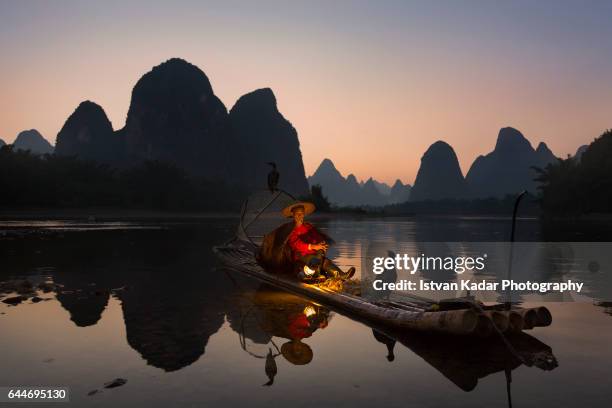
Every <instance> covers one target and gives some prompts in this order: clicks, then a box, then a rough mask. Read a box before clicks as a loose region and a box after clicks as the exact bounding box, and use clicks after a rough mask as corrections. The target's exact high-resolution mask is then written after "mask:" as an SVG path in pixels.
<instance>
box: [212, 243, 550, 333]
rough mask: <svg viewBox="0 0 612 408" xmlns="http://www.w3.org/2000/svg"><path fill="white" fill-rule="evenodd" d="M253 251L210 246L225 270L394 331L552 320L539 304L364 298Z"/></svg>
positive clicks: (481, 329) (476, 328) (515, 327)
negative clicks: (263, 261)
mask: <svg viewBox="0 0 612 408" xmlns="http://www.w3.org/2000/svg"><path fill="white" fill-rule="evenodd" d="M255 251H256V247H254V246H253V245H251V244H250V243H240V241H234V242H233V243H232V244H230V245H226V246H218V247H215V248H214V252H215V253H216V254H217V255H218V256H219V257H220V258H221V260H222V261H223V263H224V266H225V267H227V268H228V269H230V270H234V271H236V272H239V273H242V274H244V275H247V276H250V277H252V278H255V279H257V280H259V281H262V282H265V283H268V284H271V285H273V286H275V287H277V288H279V289H283V290H286V291H288V292H291V293H294V294H296V295H299V296H304V297H306V298H309V299H311V300H312V301H314V302H316V303H319V304H321V305H324V306H327V307H329V308H332V309H334V310H336V311H338V312H340V313H342V314H345V315H348V316H349V317H351V318H353V319H355V320H358V321H362V322H363V323H366V324H370V325H371V324H375V325H376V326H383V327H389V328H392V329H395V330H415V331H423V332H432V333H444V334H453V335H462V336H466V335H473V336H479V337H487V336H490V335H492V334H493V333H518V332H520V331H522V330H529V329H532V328H534V327H542V326H548V325H550V324H551V322H552V316H551V314H550V312H549V311H548V309H546V308H545V307H538V308H526V309H523V308H514V309H511V310H505V305H502V304H497V305H493V306H480V305H478V304H477V303H476V302H474V301H473V300H471V299H469V298H465V299H462V300H459V301H457V300H454V301H448V302H440V303H436V304H433V303H431V302H426V301H423V300H415V301H414V302H413V301H389V300H381V301H368V300H366V299H364V298H362V297H360V296H356V295H353V294H350V293H346V292H338V291H334V290H332V289H329V288H327V287H324V286H321V285H312V284H306V283H303V282H300V281H297V280H294V279H291V278H290V277H288V276H286V275H281V274H272V273H269V272H267V271H266V270H264V268H262V267H261V266H260V265H259V264H258V263H257V261H256V260H255Z"/></svg>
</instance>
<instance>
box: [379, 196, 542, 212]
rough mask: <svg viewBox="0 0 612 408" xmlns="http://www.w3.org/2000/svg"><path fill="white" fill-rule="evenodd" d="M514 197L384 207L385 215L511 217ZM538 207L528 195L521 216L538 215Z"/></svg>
mask: <svg viewBox="0 0 612 408" xmlns="http://www.w3.org/2000/svg"><path fill="white" fill-rule="evenodd" d="M517 194H518V193H517ZM515 199H516V195H511V194H509V195H506V196H505V197H504V198H494V197H491V198H478V199H443V200H425V201H408V202H405V203H400V204H393V205H388V206H386V207H384V209H383V213H384V214H385V215H390V216H393V215H398V216H399V215H408V214H429V215H441V214H443V215H470V214H473V215H475V214H491V215H512V207H513V205H514V200H515ZM539 213H540V207H539V205H538V202H537V200H536V197H534V196H533V195H531V194H529V195H527V197H525V198H524V199H523V201H522V202H521V215H538V214H539Z"/></svg>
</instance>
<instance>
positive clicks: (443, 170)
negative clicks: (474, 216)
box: [308, 127, 586, 205]
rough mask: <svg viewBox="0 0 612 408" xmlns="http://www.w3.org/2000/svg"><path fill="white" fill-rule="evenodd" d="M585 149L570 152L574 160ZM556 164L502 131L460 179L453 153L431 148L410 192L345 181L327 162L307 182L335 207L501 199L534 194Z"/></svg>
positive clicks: (545, 152) (514, 133) (542, 149)
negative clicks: (542, 172) (541, 172)
mask: <svg viewBox="0 0 612 408" xmlns="http://www.w3.org/2000/svg"><path fill="white" fill-rule="evenodd" d="M585 148H586V146H582V147H581V148H579V149H578V151H577V152H576V157H577V158H580V155H581V154H582V152H584V150H585ZM555 160H557V158H556V157H555V155H554V154H553V153H552V152H551V151H550V149H549V148H548V146H546V144H545V143H540V144H539V145H538V147H537V148H536V149H534V148H533V147H532V146H531V143H529V141H528V140H527V139H526V138H525V137H524V136H523V135H522V134H521V132H519V131H518V130H516V129H514V128H511V127H506V128H503V129H501V130H500V131H499V134H498V136H497V142H496V144H495V148H494V149H493V151H492V152H490V153H488V154H486V155H482V156H478V158H477V159H476V160H475V161H474V163H473V164H472V166H471V167H470V170H469V171H468V173H467V175H466V176H465V177H464V176H463V174H462V172H461V168H460V167H459V161H458V159H457V155H456V154H455V151H454V150H453V148H452V147H451V146H450V145H449V144H448V143H446V142H443V141H437V142H435V143H434V144H432V145H431V146H430V147H429V148H428V149H427V151H426V152H425V153H424V154H423V157H422V158H421V165H420V167H419V170H418V173H417V176H416V179H415V182H414V186H413V187H412V188H411V187H410V185H404V184H402V182H401V181H399V180H398V181H396V183H395V184H394V185H393V187H389V186H388V185H387V184H384V183H380V182H377V181H376V180H373V179H372V178H370V179H369V180H368V181H367V182H365V183H364V182H357V180H356V178H355V176H353V175H352V174H350V175H349V176H348V177H346V179H345V178H344V177H343V176H342V175H341V174H340V172H339V171H338V170H337V169H336V168H335V166H334V164H333V163H332V161H331V160H329V159H325V160H323V162H322V163H321V165H320V166H319V168H318V169H317V170H316V171H315V173H314V174H313V175H312V176H310V177H309V178H308V183H309V184H310V185H311V186H312V185H314V184H320V185H321V186H322V187H323V193H324V194H325V195H327V196H328V198H329V199H330V201H331V202H332V203H334V204H336V205H385V204H391V203H398V202H404V201H408V200H410V201H425V200H440V199H472V198H489V197H495V198H503V197H504V196H505V195H507V194H516V193H518V192H520V191H522V190H527V191H530V192H532V193H535V192H536V187H537V186H536V182H535V181H534V180H533V179H534V178H535V177H536V172H535V170H533V167H534V166H535V167H540V168H544V167H546V165H548V164H549V163H552V162H554V161H555Z"/></svg>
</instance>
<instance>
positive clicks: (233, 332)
mask: <svg viewBox="0 0 612 408" xmlns="http://www.w3.org/2000/svg"><path fill="white" fill-rule="evenodd" d="M235 224H236V219H234V218H231V217H229V218H223V217H210V218H200V219H197V220H192V221H173V222H96V221H90V222H76V221H57V220H55V221H51V220H50V221H27V220H26V221H11V222H0V281H2V282H4V284H3V285H4V288H5V292H9V293H4V294H0V297H3V298H4V299H8V298H11V297H14V296H16V294H15V293H10V290H22V291H23V292H24V293H25V292H28V291H29V292H31V290H29V289H28V288H29V285H32V287H33V288H34V290H36V288H37V286H39V285H40V284H42V286H41V288H42V289H45V290H36V295H37V297H38V298H39V299H40V301H36V300H39V299H34V301H33V299H32V293H30V294H28V295H27V296H26V297H27V300H24V301H22V302H21V303H18V304H16V305H9V304H6V303H0V364H1V370H0V386H17V385H20V386H25V385H29V386H67V387H69V388H70V400H71V402H72V405H76V406H134V405H136V404H141V405H146V406H152V407H168V406H238V405H249V406H266V407H269V406H270V405H278V406H280V405H284V404H291V406H320V407H325V406H333V407H341V406H347V407H358V406H364V407H366V406H368V407H369V406H397V407H400V406H401V407H411V406H414V407H439V406H445V407H474V406H486V407H498V406H499V407H505V406H508V403H509V398H511V399H512V402H513V404H514V406H521V407H543V406H555V407H572V406H577V405H582V406H588V407H604V406H605V407H607V406H609V396H610V378H612V364H611V363H612V348H611V347H610V344H612V316H611V315H610V314H611V313H612V311H611V310H610V309H609V308H608V309H606V308H605V307H600V306H595V305H594V304H593V303H592V302H566V303H547V304H546V306H547V307H548V308H549V309H550V310H551V313H552V315H553V324H552V325H551V326H549V327H544V328H535V329H533V330H530V331H528V332H525V333H526V334H525V335H522V336H518V337H517V338H516V339H514V340H513V342H514V344H515V347H516V349H517V351H518V352H520V353H526V354H525V355H530V356H536V357H538V356H545V360H546V361H542V358H539V360H538V358H536V359H535V361H536V363H535V364H532V365H531V366H527V365H523V364H521V363H520V362H519V361H518V360H516V358H515V357H513V355H512V354H510V353H508V352H507V349H506V348H505V347H504V346H503V345H501V344H499V342H495V341H481V340H468V341H466V340H463V339H456V338H451V337H446V338H439V337H428V336H423V335H419V334H410V333H408V334H403V335H398V336H397V337H393V338H391V337H389V333H387V336H386V335H385V334H383V333H380V332H376V331H373V329H372V328H370V327H368V326H366V325H363V324H361V323H358V322H355V321H353V320H351V319H350V318H347V317H345V316H343V315H341V314H338V313H336V312H334V311H330V310H328V309H326V308H325V307H323V306H320V305H317V304H314V303H312V302H309V301H308V300H306V299H302V298H299V297H296V296H293V295H289V294H286V293H282V292H278V291H277V290H275V289H273V288H270V287H266V286H263V285H260V284H259V283H258V282H255V281H253V280H250V279H247V278H244V277H242V276H238V275H236V273H232V272H229V271H227V270H226V269H225V268H224V267H223V266H222V265H221V264H220V263H219V261H218V260H217V259H216V257H215V255H214V254H213V252H212V247H213V246H214V245H217V244H220V243H222V242H224V241H225V240H227V239H228V238H229V237H231V236H232V235H233V231H234V228H235ZM318 224H319V225H320V226H321V228H322V229H324V230H325V231H326V232H327V233H328V234H330V235H331V236H332V237H334V238H335V239H336V244H335V246H334V248H333V251H332V252H331V253H330V256H332V257H333V258H335V259H336V261H337V262H338V263H339V264H340V265H341V266H343V267H347V266H350V265H354V266H357V267H358V269H359V267H360V265H361V262H360V257H361V256H362V248H364V245H367V244H368V243H369V242H374V241H384V242H392V243H394V244H396V245H397V246H398V247H401V246H402V245H408V244H410V243H411V242H412V243H413V242H420V241H424V242H431V241H503V240H507V237H508V236H509V225H510V223H509V220H508V219H505V218H478V217H475V218H443V219H442V218H441V219H436V218H403V219H402V218H400V219H382V218H381V219H368V218H363V219H350V218H340V219H335V220H334V219H327V220H320V221H319V222H318ZM581 234H586V236H585V235H581ZM608 234H609V230H608V229H606V228H604V229H602V228H596V229H594V230H590V231H587V232H586V233H585V232H584V231H581V230H578V229H576V228H574V227H571V228H565V229H563V228H562V229H561V230H560V231H558V230H552V231H551V230H550V229H547V228H544V227H542V226H541V225H540V223H539V222H538V221H537V220H533V219H523V220H520V221H519V222H518V226H517V239H518V240H521V241H534V240H556V239H568V237H569V239H571V240H581V238H588V239H590V240H602V239H606V238H607V237H608V236H609V235H608ZM24 281H25V282H26V283H24ZM45 282H47V283H46V284H45ZM11 285H12V286H11ZM20 285H21V286H20ZM23 287H26V289H23ZM7 288H8V289H7ZM291 339H292V340H291ZM266 367H267V368H266ZM274 367H275V370H274ZM273 371H276V374H275V375H272V374H271V373H272V372H273ZM116 378H122V379H125V380H127V382H126V383H125V385H122V386H119V387H116V388H104V385H105V384H106V383H108V382H110V381H112V380H114V379H116ZM270 378H273V381H271V380H270ZM266 384H267V385H266ZM41 405H45V404H41ZM41 405H38V404H37V405H36V406H41Z"/></svg>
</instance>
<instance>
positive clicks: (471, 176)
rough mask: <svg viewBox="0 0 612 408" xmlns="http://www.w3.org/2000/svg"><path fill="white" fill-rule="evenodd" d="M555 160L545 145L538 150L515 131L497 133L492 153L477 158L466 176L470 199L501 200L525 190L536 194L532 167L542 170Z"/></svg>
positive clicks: (542, 143) (503, 130) (505, 130)
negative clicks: (471, 197) (486, 198)
mask: <svg viewBox="0 0 612 408" xmlns="http://www.w3.org/2000/svg"><path fill="white" fill-rule="evenodd" d="M555 160H557V158H556V157H555V155H554V154H553V153H552V152H551V151H550V149H549V148H548V146H546V144H545V143H544V142H540V144H539V145H538V147H537V149H534V148H533V147H532V146H531V143H529V141H528V140H527V139H526V138H525V137H524V136H523V134H522V133H521V132H519V131H518V130H516V129H514V128H511V127H506V128H503V129H501V130H500V131H499V135H498V136H497V143H496V144H495V149H494V150H493V151H492V152H491V153H489V154H487V155H484V156H478V158H476V160H475V161H474V163H473V164H472V166H471V167H470V170H469V171H468V173H467V176H466V181H467V185H468V188H469V190H470V195H471V196H473V197H478V198H482V197H503V196H504V195H506V194H510V193H518V192H520V191H522V190H527V191H530V192H532V193H535V191H536V187H537V186H536V182H535V181H533V179H534V178H535V177H536V172H535V171H534V170H533V169H532V167H533V166H536V167H540V168H544V167H546V165H548V164H549V163H552V162H554V161H555Z"/></svg>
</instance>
